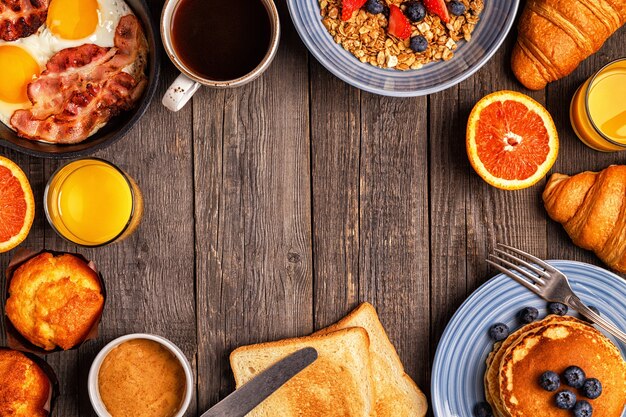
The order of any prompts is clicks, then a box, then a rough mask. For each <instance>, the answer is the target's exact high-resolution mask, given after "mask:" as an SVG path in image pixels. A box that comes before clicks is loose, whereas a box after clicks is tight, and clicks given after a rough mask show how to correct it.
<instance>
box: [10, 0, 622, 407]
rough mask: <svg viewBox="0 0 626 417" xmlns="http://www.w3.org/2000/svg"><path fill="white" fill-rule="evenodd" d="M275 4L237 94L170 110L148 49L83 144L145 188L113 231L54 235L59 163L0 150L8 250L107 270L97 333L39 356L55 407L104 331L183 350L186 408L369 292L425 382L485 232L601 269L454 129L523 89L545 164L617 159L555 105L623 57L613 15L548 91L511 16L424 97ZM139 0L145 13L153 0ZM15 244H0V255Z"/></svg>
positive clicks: (535, 192) (472, 278)
mask: <svg viewBox="0 0 626 417" xmlns="http://www.w3.org/2000/svg"><path fill="white" fill-rule="evenodd" d="M277 3H278V5H279V9H280V13H281V22H282V25H283V34H282V39H281V46H280V50H279V53H278V55H277V57H276V60H275V61H274V63H273V64H272V66H271V67H270V69H269V70H268V71H267V73H265V74H264V75H263V76H262V77H261V78H259V79H258V80H256V81H255V82H253V83H251V84H249V85H246V86H244V87H241V88H238V89H232V90H212V89H208V88H203V89H202V90H201V91H200V92H199V93H197V95H196V96H195V97H194V99H193V101H192V102H191V103H190V104H189V105H187V106H186V107H185V108H184V109H183V110H182V111H180V112H178V113H175V114H174V113H170V112H168V111H167V110H165V109H164V108H163V107H162V106H161V104H160V96H161V95H162V94H163V93H164V91H165V88H166V86H167V85H169V84H170V83H171V82H172V81H173V79H174V78H175V77H176V75H177V73H176V71H175V68H174V67H173V65H172V64H171V63H169V61H167V60H164V62H163V63H162V80H161V82H160V86H159V91H158V92H157V97H156V98H155V100H154V102H153V103H152V105H151V106H150V108H149V110H148V112H147V114H146V115H145V116H144V117H143V118H142V119H141V121H140V122H139V123H138V125H137V126H136V127H135V128H134V129H133V130H132V131H131V132H130V133H129V134H128V135H127V137H126V138H125V139H124V140H122V141H120V142H118V143H117V144H115V145H113V146H111V147H110V148H108V149H106V150H104V151H101V152H98V153H97V154H96V156H98V157H102V158H104V159H107V160H110V161H112V162H114V163H115V164H117V165H119V166H120V167H122V168H123V169H124V170H126V171H127V172H128V173H129V174H130V175H131V176H132V177H134V178H135V179H136V180H137V182H138V184H139V186H140V188H141V189H142V191H143V194H144V198H145V205H146V213H145V216H144V219H143V222H142V224H141V226H140V228H139V230H138V231H137V232H136V233H135V234H134V235H133V236H132V237H131V238H129V239H128V240H126V241H124V242H122V243H119V244H114V245H109V246H107V247H104V248H98V249H89V250H87V249H84V248H79V247H76V246H74V245H71V244H69V243H67V242H65V241H64V240H63V239H61V238H60V237H58V236H57V235H56V234H55V233H54V231H53V230H52V229H51V228H50V226H49V225H48V224H47V222H46V220H45V216H44V215H43V208H42V199H43V191H44V187H45V184H46V182H47V180H48V178H49V177H50V175H51V174H52V172H53V171H54V170H55V169H56V168H58V167H59V166H60V164H61V163H59V162H54V161H49V160H42V159H37V158H30V157H26V156H23V155H19V154H17V153H15V152H12V151H8V150H6V149H4V148H0V155H3V156H8V157H9V158H11V159H13V160H15V161H16V162H17V163H18V164H19V165H20V166H21V167H22V168H23V169H24V170H25V171H26V173H27V175H28V177H29V179H30V181H31V183H32V186H33V190H34V193H35V196H36V201H37V207H36V209H37V217H36V220H35V224H34V226H33V229H32V231H31V233H30V235H29V237H28V239H27V241H26V242H25V243H24V245H23V246H25V247H30V248H33V249H42V248H48V249H54V250H68V251H74V252H80V253H83V254H84V255H85V256H86V257H88V258H90V259H93V260H94V261H95V262H96V264H97V265H98V267H99V269H100V270H101V271H102V272H103V273H104V276H105V280H106V286H107V290H108V300H107V305H106V308H105V313H104V317H103V321H102V324H101V328H100V336H99V338H98V339H97V340H96V341H92V342H90V343H88V344H86V345H85V346H84V347H82V348H81V349H80V350H74V351H70V352H63V353H55V354H52V355H49V356H48V357H47V360H48V362H49V363H50V364H51V365H52V366H53V367H54V369H55V370H56V371H57V373H58V375H59V379H60V380H61V388H62V395H61V397H60V399H59V402H58V405H57V408H56V411H55V413H54V415H55V416H59V417H74V416H91V415H95V414H94V413H93V412H92V410H91V406H90V404H89V399H88V396H87V392H86V379H87V373H88V371H89V366H90V364H91V362H92V360H93V358H94V357H95V355H96V354H97V352H98V351H99V350H100V349H101V348H102V347H103V346H104V345H105V344H106V343H107V342H109V341H110V340H112V339H114V338H116V337H118V336H121V335H124V334H127V333H134V332H148V333H155V334H159V335H163V336H165V337H167V338H169V339H171V340H172V341H173V342H174V343H176V344H177V345H178V346H180V347H181V348H182V350H183V351H184V352H185V354H186V355H187V357H188V358H189V360H190V361H191V363H192V365H193V367H194V369H195V371H196V375H195V376H196V380H197V387H196V392H195V393H194V399H193V401H192V407H191V409H190V410H189V412H188V413H187V415H188V416H197V415H200V414H201V413H202V412H203V411H204V410H206V409H207V408H209V407H210V406H211V405H213V404H215V403H216V402H217V401H218V400H219V399H221V398H223V397H224V396H226V395H227V394H228V393H230V392H231V391H232V389H233V380H232V374H231V372H230V368H229V365H228V355H229V353H230V352H231V351H232V350H233V349H234V348H235V347H237V346H240V345H242V344H248V343H255V342H262V341H269V340H274V339H277V338H283V337H290V336H299V335H306V334H308V333H310V332H312V331H314V330H315V329H318V328H320V327H323V326H326V325H328V324H331V323H333V322H334V321H336V320H338V319H339V318H341V317H342V316H344V315H345V314H346V313H348V312H349V311H350V309H351V308H353V307H354V306H356V305H357V304H358V303H359V302H362V301H369V302H371V303H373V304H374V305H375V306H376V308H377V309H378V312H379V314H380V317H381V320H382V322H383V324H384V325H385V327H386V328H387V330H388V333H389V336H390V338H391V340H392V341H393V343H394V344H395V345H396V347H397V349H398V352H399V354H400V356H401V358H402V360H403V362H404V364H405V367H406V369H407V372H408V373H409V374H410V375H411V376H412V377H413V378H414V379H415V380H416V382H417V383H418V385H419V386H420V387H421V388H422V389H423V390H424V391H425V392H426V393H427V394H429V393H430V387H429V385H430V382H429V381H430V367H431V364H432V360H433V357H434V354H435V350H436V347H437V343H438V341H439V338H440V337H441V334H442V332H443V330H444V328H445V326H446V324H447V322H448V321H449V319H450V317H451V316H452V314H453V313H454V311H455V310H456V309H457V308H458V307H459V305H460V304H461V303H462V302H463V300H464V299H465V298H466V297H467V296H468V295H469V294H470V293H471V292H472V291H473V290H474V289H476V288H477V287H478V286H479V285H480V284H482V283H483V282H485V281H486V280H487V279H489V278H490V277H491V276H492V275H494V271H492V270H491V269H489V268H488V267H487V265H486V264H485V262H484V259H485V257H486V256H487V254H488V253H489V251H490V250H491V249H492V248H493V246H494V244H495V242H497V241H501V242H508V243H511V244H514V245H517V246H519V247H520V248H522V249H526V250H528V251H530V252H533V253H535V254H536V255H539V256H542V257H546V258H552V259H555V258H560V259H574V260H580V261H584V262H590V263H593V264H596V265H601V263H600V262H599V260H598V259H597V258H596V257H595V256H594V255H593V254H590V253H589V252H586V251H583V250H581V249H579V248H577V247H575V246H573V245H572V244H571V242H570V240H569V238H568V237H567V235H566V234H565V232H564V231H563V230H562V228H561V226H560V225H558V224H555V223H554V222H552V221H550V220H549V219H548V217H547V216H546V214H545V211H544V209H543V207H542V203H541V191H542V189H543V185H544V184H545V180H544V181H542V182H541V183H540V184H538V185H536V186H534V187H531V188H530V189H527V190H523V191H515V192H510V191H501V190H497V189H495V188H492V187H490V186H488V185H487V184H485V183H484V182H483V181H482V180H481V179H480V178H479V177H478V176H477V175H476V174H475V173H474V172H473V170H472V168H471V167H470V165H469V163H468V161H467V157H466V154H465V126H466V121H467V117H468V115H469V112H470V110H471V108H472V107H473V105H474V104H475V103H476V101H477V100H479V99H480V98H481V97H482V96H484V95H485V94H488V93H490V92H492V91H495V90H500V89H513V90H517V91H522V92H525V93H527V94H530V95H531V96H532V97H534V98H535V99H537V100H538V101H540V102H541V103H543V104H545V105H546V106H547V108H548V110H549V111H550V112H551V113H552V115H553V117H554V119H555V122H556V124H557V127H558V130H559V133H560V138H561V151H560V155H559V159H558V160H557V163H556V164H555V166H554V168H553V171H554V172H564V173H568V174H570V173H576V172H579V171H583V170H589V169H592V170H596V169H602V168H604V167H606V166H608V165H610V164H613V163H624V161H625V160H624V156H623V154H621V153H612V154H604V153H599V152H594V151H591V150H590V149H589V148H587V147H585V146H584V145H583V144H582V143H581V142H580V141H579V140H578V139H577V138H576V137H575V135H574V133H573V131H572V129H571V127H570V123H569V117H568V106H569V101H570V98H571V96H572V94H573V93H574V91H575V89H576V88H577V87H578V86H579V85H580V84H581V83H582V82H583V81H584V80H585V79H586V78H587V77H588V76H590V75H591V74H592V73H593V72H594V70H596V69H598V68H599V67H600V66H602V65H603V64H605V63H606V62H609V61H610V60H612V59H615V58H617V57H620V56H622V55H623V54H624V49H623V43H624V41H625V40H626V32H624V30H621V31H620V32H618V34H617V35H615V36H614V37H613V38H611V39H610V40H609V41H608V42H607V44H606V45H605V47H604V48H603V49H602V50H601V51H600V52H599V53H598V54H596V55H595V56H593V57H591V58H590V59H588V60H587V61H585V62H584V63H583V64H582V65H581V66H580V67H579V68H578V69H577V70H576V71H575V72H574V73H573V74H572V75H571V76H569V77H567V78H565V79H563V80H561V81H558V82H555V83H553V84H550V85H549V86H548V88H547V89H546V90H544V91H540V92H529V91H527V90H525V89H524V88H523V87H521V85H520V84H518V83H517V82H516V81H515V79H514V77H513V76H512V73H511V71H510V66H509V59H510V51H511V47H512V44H513V42H514V39H515V35H516V34H515V31H513V32H512V33H511V35H510V36H509V37H508V39H507V41H506V43H505V44H504V46H503V47H502V48H501V49H500V50H499V51H498V53H497V54H496V55H495V56H494V57H493V58H492V59H491V60H490V61H489V63H488V64H487V65H485V66H484V67H483V68H482V69H481V70H480V71H479V72H478V73H476V74H475V75H474V76H473V77H471V78H470V79H468V80H466V81H464V82H463V83H461V84H459V85H458V86H455V87H453V88H450V89H448V90H446V91H444V92H440V93H437V94H433V95H431V96H429V97H420V98H408V99H397V98H388V97H381V96H376V95H372V94H370V93H365V92H361V91H359V90H357V89H355V88H353V87H351V86H349V85H347V84H345V83H343V82H342V81H340V80H339V79H337V78H335V77H334V76H332V75H331V74H330V73H329V72H328V71H327V70H326V69H324V68H323V67H322V66H321V65H320V64H319V63H318V62H317V61H316V60H315V59H314V58H313V57H311V56H310V55H309V54H308V52H307V51H306V48H305V47H304V45H303V44H302V42H301V41H300V39H299V37H298V35H297V33H296V32H295V30H294V28H293V25H292V23H291V20H290V18H289V15H288V12H287V7H286V4H285V0H279V1H278V2H277ZM150 4H151V7H152V10H153V14H154V19H155V22H156V21H157V19H158V16H159V15H160V11H161V7H162V4H163V0H153V1H150ZM12 254H13V252H10V253H6V254H2V255H0V265H2V267H3V268H4V267H5V266H6V265H7V264H8V262H9V260H10V258H11V256H12ZM2 297H4V295H3V296H2ZM3 304H4V303H3ZM3 326H4V324H3V323H0V333H1V334H2V335H1V336H0V342H1V343H2V344H4V343H6V339H5V337H4V327H3Z"/></svg>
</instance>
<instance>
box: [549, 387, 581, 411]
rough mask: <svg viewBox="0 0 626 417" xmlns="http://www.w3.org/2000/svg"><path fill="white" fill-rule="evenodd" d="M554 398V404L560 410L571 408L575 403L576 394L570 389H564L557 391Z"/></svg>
mask: <svg viewBox="0 0 626 417" xmlns="http://www.w3.org/2000/svg"><path fill="white" fill-rule="evenodd" d="M554 398H555V400H556V406H557V407H558V408H560V409H561V410H571V409H572V408H574V405H575V404H576V394H574V393H573V392H572V391H570V390H566V389H565V390H563V391H559V393H558V394H556V397H554Z"/></svg>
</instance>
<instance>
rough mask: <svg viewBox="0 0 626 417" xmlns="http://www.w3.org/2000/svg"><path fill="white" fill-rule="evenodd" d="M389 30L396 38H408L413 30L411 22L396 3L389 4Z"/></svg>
mask: <svg viewBox="0 0 626 417" xmlns="http://www.w3.org/2000/svg"><path fill="white" fill-rule="evenodd" d="M387 30H388V31H389V33H390V34H392V35H393V36H395V37H396V38H400V39H406V38H408V37H409V36H411V32H412V31H413V30H412V28H411V22H409V19H407V18H406V16H405V15H404V13H402V10H400V8H399V7H398V6H396V5H394V4H390V5H389V26H388V27H387Z"/></svg>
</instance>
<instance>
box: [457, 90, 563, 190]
mask: <svg viewBox="0 0 626 417" xmlns="http://www.w3.org/2000/svg"><path fill="white" fill-rule="evenodd" d="M558 152H559V138H558V134H557V132H556V127H555V126H554V121H553V120H552V117H551V116H550V113H548V111H547V110H546V109H545V108H544V107H543V106H542V105H541V104H539V103H537V102H536V101H535V100H533V99H532V98H530V97H528V96H526V95H524V94H522V93H517V92H515V91H497V92H495V93H492V94H489V95H487V96H485V97H483V98H482V99H481V100H480V101H479V102H478V103H476V106H474V109H473V110H472V113H471V114H470V117H469V122H468V124H467V155H468V157H469V160H470V163H471V164H472V167H474V170H476V172H477V173H478V175H480V176H481V177H482V179H484V180H485V181H486V182H487V183H489V184H491V185H493V186H494V187H498V188H503V189H507V190H518V189H521V188H527V187H530V186H531V185H533V184H535V183H536V182H538V181H539V180H541V179H542V178H543V177H544V176H545V175H546V174H547V173H548V171H549V170H550V168H552V165H553V164H554V161H556V157H557V154H558Z"/></svg>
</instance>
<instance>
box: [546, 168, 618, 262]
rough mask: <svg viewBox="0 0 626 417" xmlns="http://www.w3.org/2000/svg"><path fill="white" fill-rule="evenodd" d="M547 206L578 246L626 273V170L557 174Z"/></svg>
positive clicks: (550, 189) (553, 217) (549, 190)
mask: <svg viewBox="0 0 626 417" xmlns="http://www.w3.org/2000/svg"><path fill="white" fill-rule="evenodd" d="M543 202H544V204H545V206H546V210H547V211H548V214H549V215H550V217H551V218H552V219H553V220H556V221H557V222H559V223H561V224H563V227H564V228H565V230H566V231H567V234H569V236H570V237H571V238H572V240H573V241H574V244H576V245H577V246H580V247H581V248H584V249H588V250H592V251H594V252H595V253H596V255H597V256H598V258H600V259H601V260H602V261H603V262H604V263H605V264H607V265H608V266H609V267H611V268H612V269H614V270H616V271H619V272H626V166H624V165H613V166H610V167H608V168H607V169H605V170H604V171H601V172H583V173H581V174H578V175H574V176H573V177H570V176H567V175H563V174H554V175H552V177H551V178H550V180H549V181H548V184H547V185H546V189H545V190H544V192H543Z"/></svg>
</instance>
